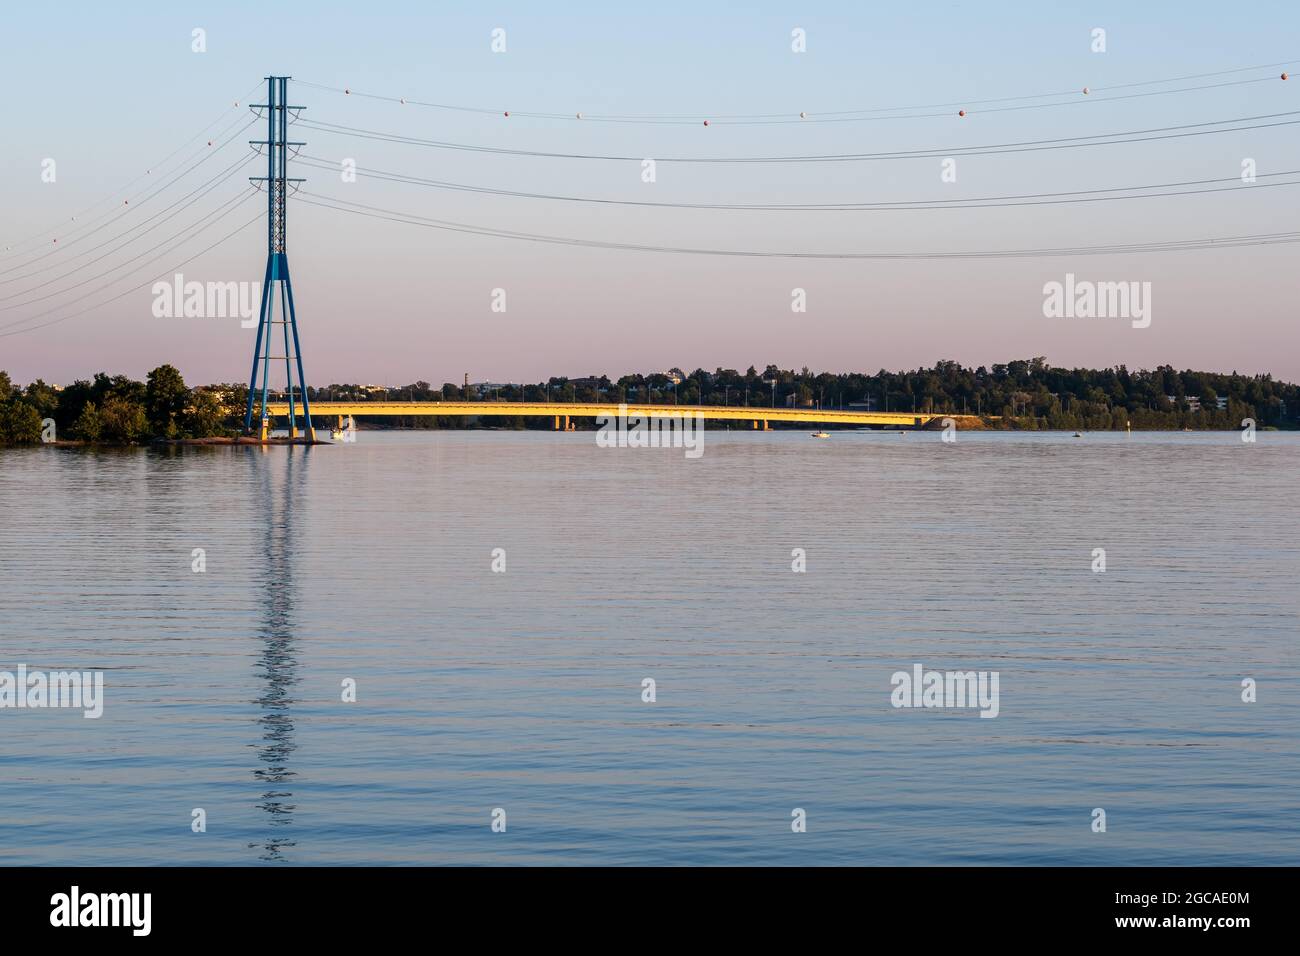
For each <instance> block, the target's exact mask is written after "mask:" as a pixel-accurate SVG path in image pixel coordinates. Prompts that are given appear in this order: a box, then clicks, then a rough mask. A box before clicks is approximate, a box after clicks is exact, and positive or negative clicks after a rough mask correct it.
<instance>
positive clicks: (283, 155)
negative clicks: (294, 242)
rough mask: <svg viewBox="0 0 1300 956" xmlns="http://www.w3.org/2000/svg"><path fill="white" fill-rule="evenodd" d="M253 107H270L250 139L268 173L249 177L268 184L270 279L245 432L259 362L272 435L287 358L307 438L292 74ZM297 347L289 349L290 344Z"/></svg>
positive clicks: (270, 84) (263, 426)
mask: <svg viewBox="0 0 1300 956" xmlns="http://www.w3.org/2000/svg"><path fill="white" fill-rule="evenodd" d="M251 108H252V109H265V110H266V139H265V140H250V141H249V142H251V143H253V144H254V145H257V146H265V147H266V175H265V176H250V177H249V179H250V180H251V181H253V182H264V183H265V184H266V279H265V280H264V281H263V283H262V307H261V313H260V318H259V321H258V324H257V343H256V344H255V345H254V346H253V374H252V375H251V376H250V377H249V379H248V408H247V410H246V411H245V412H244V432H245V433H246V434H252V432H253V399H254V397H255V396H256V395H257V392H258V378H257V373H258V366H259V365H260V366H261V371H262V380H261V398H260V404H259V405H258V408H259V410H260V412H261V414H260V416H259V419H260V423H259V424H260V435H261V437H262V439H263V440H265V439H266V438H267V436H268V434H269V427H270V416H269V415H267V411H266V408H267V398H268V395H269V394H270V378H271V362H272V361H279V360H281V359H282V360H283V361H284V377H285V398H286V399H287V401H288V404H289V437H290V438H291V439H293V438H297V437H298V421H297V414H296V407H295V406H296V402H295V400H294V391H295V386H294V369H295V368H296V369H297V372H298V382H297V387H296V390H297V393H298V396H299V400H300V401H301V403H302V419H303V429H304V431H303V434H304V436H305V437H306V439H307V440H308V441H315V440H316V430H315V429H314V428H312V424H311V403H310V402H309V401H308V399H307V380H306V378H305V377H304V376H303V371H302V349H301V348H300V347H299V345H298V319H297V313H296V312H295V310H294V307H293V285H292V283H290V281H289V257H288V255H287V253H286V251H285V201H286V199H287V198H288V189H289V184H290V183H300V182H302V180H301V179H290V178H289V176H288V168H289V147H290V146H302V145H304V144H302V143H296V142H295V143H291V142H289V141H288V132H289V112H290V111H293V112H294V116H295V117H296V116H297V114H298V111H300V110H302V109H304V108H305V107H302V106H290V105H289V77H287V76H268V77H267V78H266V102H265V103H253V104H252V106H251ZM277 283H278V285H279V295H280V318H279V319H276V318H275V297H276V285H277ZM276 325H278V326H280V327H281V329H282V330H283V333H284V334H283V336H282V338H283V341H284V354H283V355H272V354H271V343H272V342H273V341H274V338H275V337H274V335H272V332H273V328H272V327H273V326H276ZM290 341H292V343H293V348H292V351H291V350H290V346H289V343H290Z"/></svg>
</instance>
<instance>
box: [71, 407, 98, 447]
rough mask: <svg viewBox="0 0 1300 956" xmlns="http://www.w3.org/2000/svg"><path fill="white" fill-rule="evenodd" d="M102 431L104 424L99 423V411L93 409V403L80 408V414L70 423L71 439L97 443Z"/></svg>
mask: <svg viewBox="0 0 1300 956" xmlns="http://www.w3.org/2000/svg"><path fill="white" fill-rule="evenodd" d="M103 430H104V423H103V422H102V421H100V417H99V409H98V408H96V407H95V403H94V402H86V404H85V405H82V406H81V414H79V415H78V416H77V420H76V421H74V422H73V423H72V437H73V438H79V439H81V440H82V441H90V442H95V441H99V436H100V435H101V434H102V433H103Z"/></svg>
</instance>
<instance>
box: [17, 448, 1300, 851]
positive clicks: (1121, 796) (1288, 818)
mask: <svg viewBox="0 0 1300 956" xmlns="http://www.w3.org/2000/svg"><path fill="white" fill-rule="evenodd" d="M705 447H706V450H705V454H704V456H703V457H702V458H700V459H699V460H693V461H690V460H686V459H685V457H684V456H683V453H682V451H681V450H667V449H601V448H597V447H596V445H595V440H594V436H593V433H590V432H587V433H570V434H563V433H551V432H544V433H543V432H531V433H506V432H471V433H438V432H426V433H392V432H389V433H379V432H362V433H360V435H359V438H358V441H357V443H356V444H354V445H336V446H333V447H320V448H313V449H304V448H297V449H286V448H273V449H255V448H184V449H170V450H149V449H125V450H98V451H89V450H69V449H45V448H37V449H28V450H9V451H0V670H11V671H12V670H15V669H16V667H17V665H18V664H26V665H28V667H29V668H33V669H36V668H43V669H51V670H53V669H65V668H76V669H92V668H93V669H101V670H103V671H104V672H105V684H106V687H105V696H106V702H105V709H104V715H103V717H102V718H100V719H99V720H87V719H84V718H83V717H82V715H81V713H80V712H79V711H68V710H0V862H3V863H5V864H48V863H71V864H108V863H144V864H155V863H158V864H161V863H166V864H257V863H260V862H266V863H277V864H295V863H304V864H306V863H311V864H323V863H328V864H339V863H345V864H356V863H380V864H386V863H402V864H413V863H432V864H442V863H452V864H466V863H559V864H577V863H614V864H624V863H648V864H683V863H712V864H750V863H787V864H814V863H817V864H849V863H855V864H973V863H1008V864H1011V863H1030V864H1047V863H1053V864H1107V863H1118V864H1212V863H1214V864H1218V863H1226V864H1283V863H1290V864H1294V863H1296V862H1300V825H1298V824H1297V820H1300V759H1298V758H1300V744H1298V743H1297V728H1298V727H1300V720H1297V717H1298V716H1300V680H1298V677H1300V667H1298V663H1300V654H1298V653H1297V635H1298V634H1300V599H1298V598H1297V588H1296V578H1297V571H1300V550H1298V545H1297V530H1300V520H1298V516H1300V508H1298V507H1297V503H1296V479H1297V476H1300V436H1295V435H1284V434H1277V433H1260V435H1259V441H1258V442H1257V443H1256V444H1253V445H1249V444H1244V443H1242V442H1241V441H1240V440H1239V437H1238V436H1237V435H1236V434H1221V433H1220V434H1159V435H1156V434H1134V435H1132V436H1125V435H1122V434H1117V435H1110V434H1088V435H1086V436H1085V437H1084V438H1082V439H1074V438H1071V437H1070V436H1069V435H1068V434H1035V435H1026V434H986V435H979V434H969V433H963V434H961V435H960V436H959V440H958V442H957V443H956V444H955V445H945V444H943V443H942V442H940V441H939V437H938V435H937V434H935V433H917V434H910V435H906V436H900V435H898V434H894V433H876V434H870V433H847V432H842V433H835V434H834V435H833V436H832V437H831V438H830V439H829V440H825V441H813V440H811V439H809V437H808V436H807V434H806V433H805V432H804V431H797V432H776V433H770V434H763V433H758V434H754V433H746V432H722V431H710V432H708V433H707V438H706V446H705ZM196 548H202V549H204V552H205V560H206V572H205V573H195V572H194V571H193V570H192V561H193V558H192V554H193V551H194V549H196ZM496 548H501V549H504V550H505V556H506V557H505V560H506V571H505V573H494V572H493V571H492V561H493V554H492V553H493V549H496ZM795 548H802V549H804V550H805V551H806V555H807V571H806V573H803V574H798V573H793V572H792V571H791V562H792V557H791V552H792V550H793V549H795ZM1095 548H1104V549H1105V550H1106V560H1107V570H1106V572H1105V573H1104V574H1098V573H1094V572H1093V571H1092V564H1093V557H1092V552H1093V549H1095ZM917 663H920V664H923V665H925V666H926V667H927V668H935V669H940V670H968V669H978V670H996V671H998V672H999V674H1000V714H999V716H998V717H997V718H996V719H981V718H979V717H978V715H977V713H976V712H975V711H970V710H966V711H958V710H896V709H894V708H893V707H891V706H890V690H891V687H890V677H891V675H892V674H893V673H894V672H895V671H897V670H910V669H911V667H912V665H913V664H917ZM647 677H648V678H653V679H654V680H655V682H656V695H657V700H656V701H655V702H654V703H645V702H643V701H642V699H641V697H642V680H643V679H644V678H647ZM1246 677H1251V678H1254V679H1255V680H1256V681H1257V682H1258V701H1257V702H1255V703H1244V702H1242V700H1241V681H1242V679H1243V678H1246ZM347 678H351V679H354V680H355V681H356V686H357V701H356V702H355V703H344V702H343V701H342V700H341V686H342V682H343V681H344V680H345V679H347ZM200 807H201V808H203V809H204V810H205V811H206V814H207V832H206V833H193V832H191V826H190V824H191V811H192V809H194V808H200ZM796 807H799V808H803V809H804V810H805V811H806V813H807V832H806V833H793V832H792V831H791V826H790V824H791V811H792V809H793V808H796ZM1095 807H1102V808H1104V809H1105V810H1106V813H1107V832H1106V833H1093V832H1092V831H1091V828H1090V824H1091V821H1092V816H1091V814H1092V810H1093V808H1095ZM494 808H502V809H504V810H505V811H506V819H507V829H506V832H504V833H494V832H493V831H492V828H491V826H490V824H491V819H492V816H491V815H492V812H493V810H494Z"/></svg>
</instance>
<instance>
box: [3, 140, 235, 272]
mask: <svg viewBox="0 0 1300 956" xmlns="http://www.w3.org/2000/svg"><path fill="white" fill-rule="evenodd" d="M256 122H257V120H256V119H252V120H249V122H248V123H247V124H245V125H244V126H243V127H241V128H240V129H239V130H237V131H236V132H235V133H234V134H233V135H232V136H231V137H230V138H228V139H226V140H225V141H224V142H222V144H221V145H220V146H218V147H217V148H216V149H209V148H206V147H205V148H204V149H203V150H202V158H201V159H199V160H198V162H196V163H194V164H193V165H191V166H190V167H189V168H187V169H185V170H183V171H181V172H180V173H178V174H177V175H175V176H173V177H172V178H171V179H170V180H169V181H168V182H166V183H163V184H162V185H161V186H159V187H158V188H157V189H155V190H153V191H152V192H150V193H149V194H147V195H146V196H144V198H142V199H138V200H137V201H136V204H135V205H134V206H132V205H131V204H130V201H129V200H128V201H126V202H124V203H123V204H122V205H121V206H118V207H117V209H116V210H115V211H116V212H117V213H118V218H121V217H122V216H129V215H130V214H131V213H132V212H134V211H135V210H137V209H139V208H140V207H141V206H143V205H145V204H146V203H148V202H149V201H150V200H151V199H153V198H154V197H156V196H158V195H159V194H160V193H162V192H164V191H165V190H167V189H170V188H171V187H172V186H174V185H175V184H176V183H178V182H179V181H180V180H182V179H184V178H185V177H186V176H188V175H189V174H190V173H192V172H194V170H196V169H198V168H199V167H200V166H202V165H203V164H204V163H206V162H207V161H208V160H209V159H211V158H212V157H213V156H215V155H216V154H217V153H219V152H221V150H223V149H225V148H226V147H227V146H229V145H230V144H231V143H233V142H234V141H235V140H236V139H237V138H238V137H239V136H240V135H242V134H243V132H244V130H246V129H248V128H249V127H250V126H252V125H253V123H256ZM195 155H199V154H197V153H196V154H195ZM106 215H112V213H111V212H110V213H108V214H106ZM104 218H105V217H104V216H100V217H99V219H100V220H103V219H104ZM113 221H115V220H109V221H101V222H100V223H99V225H97V226H95V228H93V229H91V230H89V231H88V232H83V233H82V234H81V235H79V236H75V237H74V238H72V239H68V240H67V241H66V242H64V243H63V245H61V246H54V247H52V248H50V249H49V250H47V251H46V252H44V253H42V254H41V255H39V256H36V257H35V258H33V259H29V260H28V261H26V262H20V263H16V264H15V265H12V266H10V267H9V268H8V269H0V275H8V274H9V273H11V272H13V271H15V270H17V269H25V268H26V267H27V266H30V265H35V264H36V263H37V262H41V261H43V260H45V259H48V258H49V257H50V256H55V255H59V254H60V253H61V252H63V251H64V250H65V249H67V248H68V247H69V246H75V245H76V244H77V243H78V242H81V241H82V240H83V239H88V238H90V237H91V236H93V235H95V233H97V232H99V231H100V230H101V229H104V228H106V227H107V226H109V225H111V224H112V222H113ZM132 228H135V227H132ZM128 231H129V230H128ZM56 242H57V240H56ZM96 248H99V247H96ZM38 271H39V270H38ZM36 274H37V273H35V272H33V273H28V275H36ZM20 278H22V277H20ZM6 281H7V280H6Z"/></svg>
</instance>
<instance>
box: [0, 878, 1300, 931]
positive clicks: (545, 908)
mask: <svg viewBox="0 0 1300 956" xmlns="http://www.w3.org/2000/svg"><path fill="white" fill-rule="evenodd" d="M1295 877H1296V871H1295V870H1294V869H1223V868H1212V869H1197V868H1169V869H1163V868H1162V869H1119V868H1107V869H1063V868H1042V869H1012V868H998V869H992V868H987V869H974V868H971V869H965V868H963V869H922V868H915V869H914V868H895V869H866V868H840V869H801V870H788V869H770V870H751V869H724V870H711V869H673V870H645V869H613V870H603V869H602V870H590V869H549V870H546V871H545V872H536V871H534V870H528V869H508V870H499V869H468V870H466V869H361V868H337V869H323V868H290V867H282V868H281V867H266V868H257V869H244V868H231V869H181V868H175V869H171V868H168V869H144V868H140V869H127V868H102V869H101V868H86V869H76V868H32V869H7V870H0V918H2V919H3V925H4V927H5V939H6V941H7V942H12V941H16V940H18V939H24V938H30V937H33V936H41V937H45V936H47V935H49V934H52V935H53V936H54V937H57V936H64V937H68V936H70V934H76V936H77V941H78V942H80V943H84V942H87V941H89V940H91V939H92V938H95V939H97V940H104V941H109V940H110V939H113V940H118V941H122V942H128V943H129V942H134V941H136V940H162V941H165V942H169V943H172V942H180V941H186V942H190V941H193V942H203V943H214V942H218V941H224V940H226V939H230V940H232V941H237V942H238V941H242V942H245V943H247V942H251V941H254V940H256V939H258V938H259V937H263V935H264V934H265V933H267V932H268V930H272V929H273V930H274V932H275V934H276V936H277V937H279V938H281V939H292V938H294V937H295V936H301V937H303V938H314V937H316V936H317V935H321V934H324V935H326V936H328V938H329V940H330V941H331V942H333V943H345V942H348V941H350V940H352V939H356V940H358V941H373V940H374V939H375V936H376V933H380V935H381V936H384V937H387V936H389V935H391V934H394V933H408V932H418V931H420V930H422V929H426V928H433V927H439V928H440V932H446V931H449V930H455V931H456V932H457V934H458V937H459V936H460V934H461V933H463V932H469V933H473V934H475V935H476V936H478V937H480V938H482V939H492V940H498V939H509V938H511V937H512V936H514V935H515V934H520V938H521V939H524V938H527V939H530V940H531V941H532V942H536V941H537V939H538V933H539V932H544V933H549V932H550V931H552V930H556V931H558V930H559V924H560V922H563V923H564V924H565V927H566V928H565V929H564V930H563V935H564V936H565V938H566V939H568V940H574V939H582V938H584V937H587V936H588V935H589V934H590V937H591V938H592V939H593V940H606V941H609V942H613V941H614V940H615V939H618V938H623V937H610V936H608V935H604V934H606V933H607V932H609V931H613V932H618V933H630V934H631V936H628V937H625V938H626V939H636V938H641V939H646V937H644V936H643V935H642V934H645V933H649V934H651V935H652V936H654V935H656V934H658V933H660V932H661V931H662V930H664V929H665V928H667V927H669V926H672V925H676V924H681V923H683V921H689V924H690V925H691V926H692V927H698V928H699V930H700V931H701V933H705V932H707V933H708V935H714V934H716V933H720V932H725V933H726V934H728V935H729V936H732V937H739V938H745V937H748V936H751V935H753V936H758V937H767V935H768V934H769V933H772V932H780V931H781V928H782V927H781V925H780V924H782V923H786V924H788V930H789V931H790V932H795V933H797V932H799V931H800V927H802V928H803V930H804V931H807V932H808V933H809V935H812V936H820V935H822V934H823V933H825V932H827V931H829V930H831V929H835V930H837V931H839V930H840V929H847V930H848V931H850V932H852V933H854V934H856V935H860V934H870V937H871V938H872V939H873V940H887V941H892V940H895V939H897V940H898V941H900V942H904V943H906V942H914V943H919V942H921V941H922V940H924V939H925V938H926V937H927V936H928V935H929V934H931V933H937V934H939V935H940V936H941V937H942V938H944V939H947V938H948V937H947V936H946V935H944V934H946V933H948V932H949V931H952V930H956V929H961V928H962V927H965V928H966V929H969V930H970V931H971V932H972V933H975V934H976V935H974V936H965V935H963V937H962V938H963V939H965V940H966V942H968V943H972V944H974V943H975V942H976V940H983V941H985V942H989V941H992V940H997V941H998V942H999V943H1001V942H1004V941H1014V940H1017V939H1020V938H1024V939H1026V940H1035V941H1041V940H1043V939H1044V934H1045V933H1050V934H1054V936H1052V937H1048V938H1057V939H1064V940H1069V941H1074V940H1077V939H1081V938H1088V939H1091V938H1095V937H1099V936H1100V937H1107V938H1110V939H1115V940H1120V939H1123V938H1124V937H1125V936H1129V937H1133V938H1135V939H1137V940H1143V941H1147V942H1151V941H1165V940H1169V941H1177V943H1178V945H1183V944H1184V943H1185V942H1186V941H1188V940H1189V939H1191V938H1200V939H1204V940H1206V941H1213V942H1214V943H1215V944H1218V945H1232V944H1233V943H1234V942H1237V941H1242V940H1248V939H1252V938H1253V939H1259V938H1261V937H1260V936H1259V935H1252V934H1261V933H1262V934H1264V935H1265V936H1273V935H1274V934H1278V933H1280V932H1281V931H1282V930H1284V929H1285V928H1286V926H1287V925H1288V923H1289V922H1290V921H1291V920H1290V918H1289V916H1285V915H1284V914H1283V907H1284V905H1285V904H1286V903H1287V902H1289V899H1290V897H1291V895H1292V894H1293V892H1294V886H1295ZM810 921H811V922H810ZM543 927H546V928H547V929H545V930H543V929H542V928H543ZM693 932H694V931H693ZM964 932H965V930H963V933H964ZM989 933H995V934H996V936H989V935H987V934H989ZM936 938H938V937H936ZM660 940H661V942H663V943H667V942H668V940H667V939H664V938H662V937H661V938H660Z"/></svg>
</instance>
